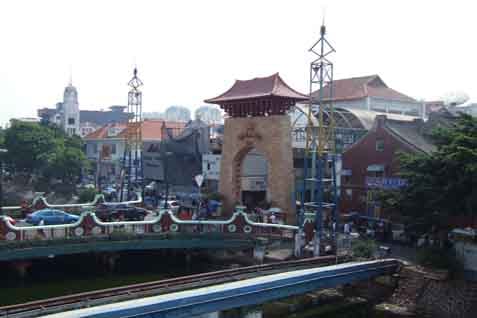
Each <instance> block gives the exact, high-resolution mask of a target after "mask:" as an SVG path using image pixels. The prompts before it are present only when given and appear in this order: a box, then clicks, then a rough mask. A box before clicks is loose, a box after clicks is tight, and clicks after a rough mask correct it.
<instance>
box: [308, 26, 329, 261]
mask: <svg viewBox="0 0 477 318" xmlns="http://www.w3.org/2000/svg"><path fill="white" fill-rule="evenodd" d="M325 35H326V27H325V25H324V24H323V25H322V26H321V28H320V38H319V40H318V41H317V42H316V43H315V44H314V45H313V46H312V47H311V49H310V50H309V51H310V52H312V53H313V54H314V56H315V59H314V60H313V61H312V62H311V64H310V100H309V107H308V114H307V117H308V118H307V127H306V134H305V135H306V143H305V153H304V166H303V167H304V169H303V193H302V199H301V205H302V211H301V213H302V214H304V211H305V210H309V211H310V210H311V211H313V212H315V242H314V247H315V248H314V254H315V255H317V256H318V255H319V254H320V250H319V246H320V239H321V234H322V231H323V224H322V223H323V210H324V209H331V214H332V219H333V221H334V223H336V227H337V217H336V204H337V188H336V167H335V165H336V147H335V118H334V114H333V111H334V109H333V104H332V102H331V101H332V97H333V63H332V62H331V61H330V60H329V59H328V56H329V55H330V54H332V53H334V52H335V49H334V48H333V46H332V45H331V44H330V43H329V42H328V40H327V39H326V37H325ZM313 93H314V94H313ZM316 93H318V96H316ZM313 95H315V96H313ZM325 112H326V113H327V114H328V116H326V120H325ZM313 116H316V117H318V126H316V125H314V124H313V120H312V118H313ZM307 190H310V201H309V202H305V200H306V199H305V198H306V192H307ZM325 191H328V193H329V194H330V196H327V197H328V198H332V200H331V201H332V202H326V201H330V200H325V194H327V193H326V192H325ZM302 220H303V217H302V218H301V221H300V224H301V223H302ZM336 227H335V228H336ZM334 234H335V233H333V235H334Z"/></svg>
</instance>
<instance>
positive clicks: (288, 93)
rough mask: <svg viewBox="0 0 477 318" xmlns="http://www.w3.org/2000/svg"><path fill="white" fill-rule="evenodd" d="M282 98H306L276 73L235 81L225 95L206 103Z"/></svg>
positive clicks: (299, 99)
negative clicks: (272, 97)
mask: <svg viewBox="0 0 477 318" xmlns="http://www.w3.org/2000/svg"><path fill="white" fill-rule="evenodd" d="M271 96H277V97H284V98H290V99H295V100H297V101H303V100H307V99H308V96H307V95H305V94H302V93H299V92H297V91H296V90H294V89H292V88H291V87H290V86H288V85H287V84H286V83H285V82H284V81H283V79H282V78H281V77H280V75H279V74H278V73H275V74H273V75H271V76H267V77H257V78H254V79H251V80H246V81H242V80H236V81H235V83H234V85H233V86H232V87H231V88H230V89H229V90H227V91H226V92H225V93H223V94H221V95H219V96H217V97H214V98H210V99H206V100H205V102H206V103H211V104H221V103H224V102H230V101H234V100H245V99H251V98H261V97H271Z"/></svg>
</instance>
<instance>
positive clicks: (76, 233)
mask: <svg viewBox="0 0 477 318" xmlns="http://www.w3.org/2000/svg"><path fill="white" fill-rule="evenodd" d="M297 231H298V227H296V226H291V225H282V224H270V223H258V222H253V221H251V220H250V219H249V218H248V216H247V214H245V213H243V212H235V213H234V214H233V215H232V216H231V217H230V218H229V219H227V220H181V219H179V218H178V217H176V216H175V215H174V214H173V213H172V212H170V211H161V212H160V213H159V215H158V216H157V217H155V218H153V219H151V220H145V221H128V222H102V221H101V220H99V219H98V218H97V217H96V216H95V214H94V213H93V212H84V213H83V214H81V216H80V218H79V220H78V221H77V222H75V223H72V224H62V225H46V226H21V227H20V226H15V225H12V224H10V222H9V221H8V219H7V218H5V217H1V216H0V261H11V260H26V259H33V258H40V257H51V256H54V255H67V254H77V253H87V252H116V251H123V250H151V249H164V248H182V249H188V248H247V247H257V246H258V247H260V245H263V244H264V243H265V244H266V243H267V242H271V241H277V240H285V241H293V240H294V239H295V235H296V233H297Z"/></svg>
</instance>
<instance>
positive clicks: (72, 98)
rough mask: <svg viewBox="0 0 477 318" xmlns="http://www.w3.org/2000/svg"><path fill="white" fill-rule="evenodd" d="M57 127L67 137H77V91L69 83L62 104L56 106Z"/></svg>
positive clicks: (78, 113)
mask: <svg viewBox="0 0 477 318" xmlns="http://www.w3.org/2000/svg"><path fill="white" fill-rule="evenodd" d="M58 105H59V106H60V109H59V118H58V119H59V125H60V127H62V128H63V129H64V130H65V132H66V133H67V134H68V135H69V136H72V135H77V134H79V132H80V129H79V127H80V112H79V105H78V91H77V90H76V88H75V87H74V86H73V85H72V84H71V83H70V84H69V85H68V86H66V87H65V91H64V93H63V102H62V103H59V104H58Z"/></svg>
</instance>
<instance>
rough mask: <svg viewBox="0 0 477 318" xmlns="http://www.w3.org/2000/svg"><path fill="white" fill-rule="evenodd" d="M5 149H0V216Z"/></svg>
mask: <svg viewBox="0 0 477 318" xmlns="http://www.w3.org/2000/svg"><path fill="white" fill-rule="evenodd" d="M7 152H8V150H7V149H3V148H0V215H1V214H3V169H4V165H3V163H4V158H3V154H5V153H7Z"/></svg>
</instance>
